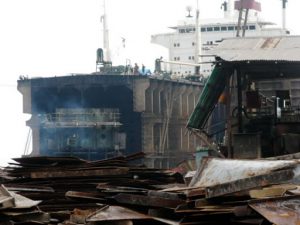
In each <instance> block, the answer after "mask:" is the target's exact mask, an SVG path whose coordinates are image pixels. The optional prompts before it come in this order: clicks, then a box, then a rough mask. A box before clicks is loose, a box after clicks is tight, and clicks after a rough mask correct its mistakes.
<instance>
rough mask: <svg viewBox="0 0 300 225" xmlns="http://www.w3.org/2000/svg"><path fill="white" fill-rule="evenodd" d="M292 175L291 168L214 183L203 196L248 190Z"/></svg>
mask: <svg viewBox="0 0 300 225" xmlns="http://www.w3.org/2000/svg"><path fill="white" fill-rule="evenodd" d="M293 177H294V172H293V170H283V171H276V172H272V173H270V174H265V175H259V176H255V177H248V178H244V179H240V180H236V181H232V182H228V183H223V184H220V185H214V186H211V187H207V188H206V194H205V196H206V197H207V198H213V197H218V196H222V195H226V194H231V193H235V192H238V191H243V190H249V189H251V188H256V187H264V186H268V185H271V184H278V183H283V182H286V181H289V180H291V179H292V178H293Z"/></svg>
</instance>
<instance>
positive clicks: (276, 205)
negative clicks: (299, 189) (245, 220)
mask: <svg viewBox="0 0 300 225" xmlns="http://www.w3.org/2000/svg"><path fill="white" fill-rule="evenodd" d="M249 205H250V207H251V208H252V209H254V210H255V211H256V212H258V213H259V214H261V215H262V216H263V217H265V218H266V219H267V220H269V221H270V222H271V223H274V224H276V225H292V224H295V225H299V224H300V197H299V196H296V197H295V196H292V197H282V198H277V199H273V200H272V199H268V200H264V201H257V202H254V203H250V204H249Z"/></svg>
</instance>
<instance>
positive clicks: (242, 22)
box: [236, 0, 249, 37]
mask: <svg viewBox="0 0 300 225" xmlns="http://www.w3.org/2000/svg"><path fill="white" fill-rule="evenodd" d="M240 2H241V7H240V9H239V17H238V24H237V28H236V36H237V37H245V33H246V26H247V20H248V14H249V8H244V4H243V3H244V0H240ZM241 31H242V36H241Z"/></svg>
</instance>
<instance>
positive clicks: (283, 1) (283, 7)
mask: <svg viewBox="0 0 300 225" xmlns="http://www.w3.org/2000/svg"><path fill="white" fill-rule="evenodd" d="M286 3H287V0H282V29H284V30H285V29H286Z"/></svg>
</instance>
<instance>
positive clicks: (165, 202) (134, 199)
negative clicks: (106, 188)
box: [113, 194, 184, 209]
mask: <svg viewBox="0 0 300 225" xmlns="http://www.w3.org/2000/svg"><path fill="white" fill-rule="evenodd" d="M113 198H114V199H115V200H116V201H117V202H119V203H124V204H130V205H141V206H147V207H151V206H152V207H166V208H173V209H175V208H176V207H177V206H178V205H180V204H182V203H183V202H184V201H183V200H172V199H167V198H159V197H152V196H143V195H131V194H118V195H116V196H114V197H113Z"/></svg>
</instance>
